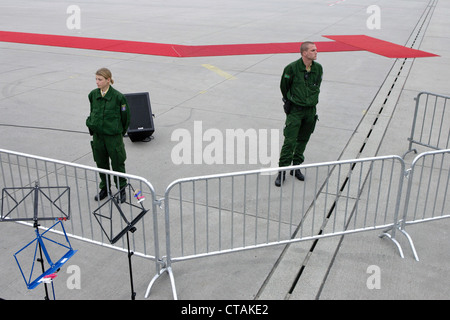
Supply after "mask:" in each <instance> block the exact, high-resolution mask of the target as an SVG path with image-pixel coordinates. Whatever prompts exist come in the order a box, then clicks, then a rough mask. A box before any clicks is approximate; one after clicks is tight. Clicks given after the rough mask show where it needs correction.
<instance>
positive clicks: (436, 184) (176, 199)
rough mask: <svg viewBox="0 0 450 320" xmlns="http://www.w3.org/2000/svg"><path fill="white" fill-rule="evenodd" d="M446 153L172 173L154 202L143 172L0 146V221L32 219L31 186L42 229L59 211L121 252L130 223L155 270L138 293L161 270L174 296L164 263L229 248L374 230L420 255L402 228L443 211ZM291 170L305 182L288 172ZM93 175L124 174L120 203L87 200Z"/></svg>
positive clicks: (448, 171) (84, 233)
mask: <svg viewBox="0 0 450 320" xmlns="http://www.w3.org/2000/svg"><path fill="white" fill-rule="evenodd" d="M449 156H450V149H447V150H441V151H430V152H425V153H423V154H420V155H419V156H417V157H416V158H415V159H414V161H413V163H412V166H411V169H409V170H405V163H404V160H403V159H402V158H401V157H399V156H383V157H373V158H364V159H355V160H344V161H333V162H326V163H319V164H310V165H300V166H293V167H284V168H271V169H261V170H252V171H242V172H233V173H225V174H216V175H208V176H200V177H193V178H186V179H179V180H176V181H174V182H172V183H171V184H170V185H169V186H168V187H167V189H166V191H165V194H164V199H161V200H157V199H156V196H155V191H154V189H153V187H152V185H151V184H150V183H149V182H148V181H147V180H145V179H143V178H141V177H137V176H132V175H128V174H121V173H118V172H112V171H107V170H102V169H97V168H93V167H88V166H83V165H79V164H74V163H68V162H64V161H58V160H53V159H48V158H43V157H37V156H32V155H27V154H22V153H18V152H12V151H7V150H1V149H0V174H1V178H0V186H1V190H2V198H1V200H2V203H1V216H0V221H21V222H24V221H31V220H32V219H33V216H32V215H31V214H30V212H36V211H34V210H33V206H35V205H36V203H37V202H36V201H35V200H36V197H34V198H33V197H32V196H31V197H28V194H29V190H31V189H33V188H34V189H35V188H37V187H39V188H41V189H42V190H44V191H43V192H42V193H41V195H40V198H39V200H41V201H39V208H38V211H39V222H40V224H42V225H43V226H44V227H46V226H47V227H48V226H49V225H50V223H53V222H54V220H55V219H60V218H61V217H62V218H65V217H67V218H69V219H68V221H65V222H64V224H65V225H66V228H65V229H66V230H67V234H68V235H69V236H71V237H73V238H76V239H79V240H83V241H87V242H89V243H93V244H97V245H101V246H103V247H108V248H113V249H116V250H120V251H126V245H127V244H126V243H125V241H124V239H123V238H122V235H123V232H124V230H126V232H128V230H130V229H129V228H128V227H130V226H133V227H136V229H137V230H136V231H133V233H132V235H131V236H132V249H133V251H134V253H135V254H136V255H139V256H142V257H144V258H148V259H150V260H152V261H154V262H155V268H156V275H154V277H153V278H152V280H151V281H150V283H149V285H148V287H147V291H146V294H145V297H147V296H148V295H149V293H150V290H151V288H152V286H153V284H154V283H155V281H156V280H157V279H158V278H159V277H160V276H161V275H162V274H163V273H164V272H167V273H168V275H169V277H170V282H171V286H172V293H173V296H174V298H175V299H176V298H177V293H176V288H175V281H174V277H173V272H172V263H174V262H179V261H184V260H188V259H194V258H200V257H207V256H213V255H218V254H225V253H230V252H236V251H243V250H250V249H255V248H262V247H268V246H275V245H283V244H289V243H294V242H300V241H307V240H315V239H320V238H325V237H333V236H339V235H346V234H351V233H357V232H364V231H375V230H381V229H383V232H382V233H381V235H380V237H387V238H389V239H390V240H392V241H393V243H394V244H395V245H396V246H397V249H398V250H399V253H400V255H401V256H402V257H403V251H402V248H401V246H400V244H399V242H398V241H397V240H396V233H397V231H400V233H401V234H403V235H405V236H406V237H407V238H408V240H409V242H410V245H411V248H412V250H413V252H414V255H415V257H416V259H417V260H418V257H417V253H416V251H415V248H414V245H413V243H412V240H411V237H410V236H409V235H408V233H407V232H406V230H405V228H406V226H407V225H409V224H413V223H419V222H425V221H430V220H436V219H442V218H447V217H450V214H449V212H448V211H449V209H448V208H449V205H450V204H449V199H450V196H448V193H449V188H448V185H449V181H450V168H449V161H448V157H449ZM295 169H300V170H302V172H303V173H304V175H305V177H306V178H305V181H303V182H300V181H298V180H297V179H296V178H295V177H294V176H291V175H290V172H291V170H295ZM278 170H283V171H284V172H286V180H285V182H284V184H282V186H281V187H275V186H274V180H275V176H274V174H276V173H277V172H278ZM99 173H104V174H106V175H109V176H111V178H112V181H114V180H115V179H117V178H118V177H124V178H126V179H127V181H128V185H127V187H126V190H127V191H126V192H127V201H126V202H124V203H121V201H117V199H116V198H115V196H117V195H118V192H115V194H113V195H112V196H111V197H109V198H107V199H106V200H104V201H102V202H100V203H99V202H96V201H94V199H93V196H94V195H95V194H96V193H98V191H99V190H98V184H99ZM405 176H407V177H408V180H407V188H406V195H404V194H403V191H404V190H403V184H404V178H405ZM111 189H112V190H114V187H112V188H111ZM139 192H140V193H139ZM69 193H70V195H69ZM142 197H146V198H147V199H146V200H144V199H143V198H142ZM25 199H28V200H25ZM113 199H116V201H113ZM47 200H48V201H47ZM162 200H163V201H164V202H163V203H164V211H165V223H164V225H161V226H160V225H159V222H158V219H157V207H158V205H159V204H161V201H162ZM144 205H145V206H148V208H145V207H144ZM402 205H403V206H402ZM113 212H116V213H113ZM63 220H64V219H63ZM127 235H128V234H127ZM161 239H163V242H165V251H166V252H165V256H162V255H161V254H160V246H159V241H160V240H161Z"/></svg>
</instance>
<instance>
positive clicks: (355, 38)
mask: <svg viewBox="0 0 450 320" xmlns="http://www.w3.org/2000/svg"><path fill="white" fill-rule="evenodd" d="M324 37H325V38H328V39H331V40H335V41H339V42H342V43H345V44H348V45H351V46H354V47H357V48H360V49H361V50H366V51H370V52H372V53H376V54H379V55H382V56H385V57H388V58H424V57H438V55H436V54H433V53H428V52H425V51H420V50H416V49H412V48H407V47H404V46H400V45H398V44H395V43H392V42H388V41H383V40H380V39H376V38H372V37H369V36H365V35H352V36H324Z"/></svg>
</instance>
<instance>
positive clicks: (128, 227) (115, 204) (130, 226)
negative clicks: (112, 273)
mask: <svg viewBox="0 0 450 320" xmlns="http://www.w3.org/2000/svg"><path fill="white" fill-rule="evenodd" d="M127 187H128V191H130V189H132V186H131V185H129V184H128V185H127V186H125V187H124V188H127ZM133 191H134V190H133ZM120 193H121V191H119V192H118V193H117V194H116V195H115V196H110V198H109V199H108V200H107V201H106V202H105V203H103V204H102V205H101V206H100V207H99V208H97V209H96V210H95V211H94V212H93V214H94V216H95V218H96V219H97V222H98V223H99V224H100V227H101V229H102V230H103V232H104V234H105V235H106V237H107V238H108V240H109V242H110V243H111V244H114V243H116V242H117V241H118V240H120V239H121V238H122V237H123V236H124V235H125V234H126V236H127V250H128V268H129V273H130V284H131V300H135V299H136V292H134V285H133V268H132V263H131V257H132V256H133V254H134V253H133V252H132V251H131V248H130V236H129V233H130V232H131V233H134V232H135V231H136V227H135V225H136V223H138V222H139V220H141V219H142V218H143V217H144V215H145V214H146V213H147V211H148V210H146V209H145V208H144V206H143V205H142V203H140V206H137V205H135V204H132V203H130V202H126V201H124V203H125V205H124V207H129V208H130V209H131V208H137V209H139V210H140V213H139V214H138V215H137V216H136V217H135V218H133V219H131V218H127V215H126V214H125V212H124V210H123V209H124V208H122V206H121V204H122V205H123V204H124V203H122V201H121V199H119V198H120V196H119V194H120ZM130 194H131V192H128V198H130ZM107 204H109V205H110V209H109V211H108V214H109V215H104V214H101V212H100V211H101V208H102V207H104V206H106V205H107ZM114 208H115V209H117V211H118V212H119V215H118V217H120V219H121V220H122V222H124V223H125V227H124V228H123V229H121V230H120V231H119V232H118V233H117V234H116V235H115V234H114V232H113V227H112V224H113V218H114V217H113V211H114V210H113V209H114ZM102 219H105V220H106V221H107V222H108V223H109V228H105V227H104V225H103V224H102ZM114 219H115V218H114ZM130 220H131V221H130ZM107 230H109V232H108V231H107Z"/></svg>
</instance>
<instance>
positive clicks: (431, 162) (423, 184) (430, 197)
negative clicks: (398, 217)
mask: <svg viewBox="0 0 450 320" xmlns="http://www.w3.org/2000/svg"><path fill="white" fill-rule="evenodd" d="M449 182H450V149H446V150H440V151H429V152H424V153H422V154H420V155H418V156H417V157H416V158H415V159H414V161H413V162H412V164H411V169H410V170H409V171H408V186H407V191H406V197H405V204H404V211H403V217H402V225H401V231H402V232H403V233H404V234H405V235H406V236H407V237H408V239H409V242H410V245H411V249H412V250H413V253H414V256H415V258H416V260H419V258H418V255H417V252H416V250H415V248H414V244H413V242H412V239H411V237H410V236H409V235H408V234H407V233H406V230H405V226H406V225H410V224H415V223H420V222H425V221H432V220H437V219H443V218H449V217H450V188H449Z"/></svg>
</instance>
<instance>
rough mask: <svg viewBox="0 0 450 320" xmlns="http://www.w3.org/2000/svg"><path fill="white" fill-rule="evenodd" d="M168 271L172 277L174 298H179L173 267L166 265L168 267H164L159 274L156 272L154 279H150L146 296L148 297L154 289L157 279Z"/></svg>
mask: <svg viewBox="0 0 450 320" xmlns="http://www.w3.org/2000/svg"><path fill="white" fill-rule="evenodd" d="M164 272H167V273H168V274H169V278H170V285H171V287H172V295H173V299H174V300H177V299H178V298H177V290H176V288H175V279H174V277H173V272H172V267H166V268H162V269H161V270H160V271H159V273H158V274H156V275H155V276H154V277H153V279H152V280H151V281H150V283H149V284H148V287H147V291H146V292H145V298H146V299H147V297H148V296H149V295H150V290H151V289H152V286H153V284H154V283H155V281H156V280H157V279H158V278H159V277H160V276H161V275H162V274H163V273H164Z"/></svg>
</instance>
